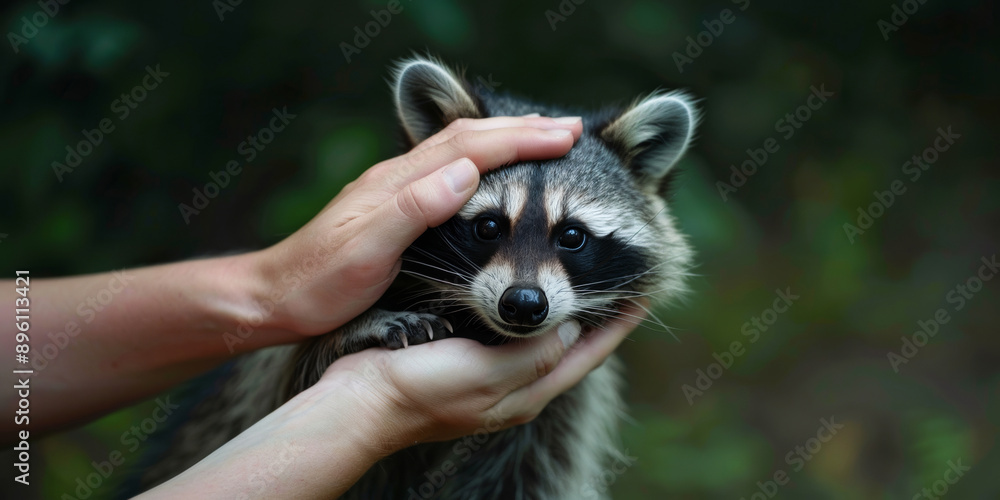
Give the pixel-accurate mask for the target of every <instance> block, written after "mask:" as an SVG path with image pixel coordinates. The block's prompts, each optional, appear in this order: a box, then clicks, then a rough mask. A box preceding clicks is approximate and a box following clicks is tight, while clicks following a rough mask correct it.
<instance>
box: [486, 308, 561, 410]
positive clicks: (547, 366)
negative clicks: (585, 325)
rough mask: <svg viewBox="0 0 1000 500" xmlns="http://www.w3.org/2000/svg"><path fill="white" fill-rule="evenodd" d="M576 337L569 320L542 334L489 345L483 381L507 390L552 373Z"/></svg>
mask: <svg viewBox="0 0 1000 500" xmlns="http://www.w3.org/2000/svg"><path fill="white" fill-rule="evenodd" d="M579 336H580V325H579V323H577V322H575V321H573V322H568V323H564V324H562V325H559V326H558V327H557V328H553V329H552V330H549V331H548V332H545V333H544V334H542V335H540V336H538V337H535V338H531V339H520V340H521V341H514V342H509V343H507V344H504V345H501V346H496V347H494V348H492V349H491V350H490V351H489V353H490V355H491V357H492V359H490V360H489V361H488V362H487V363H484V366H488V367H489V369H488V370H489V371H488V372H487V373H486V376H485V379H484V382H485V383H486V384H488V385H489V386H491V387H498V388H502V389H504V390H503V392H505V393H506V392H511V391H514V390H517V389H518V388H521V387H524V386H526V385H528V384H531V383H532V382H535V381H537V380H538V379H540V378H542V377H545V376H546V375H548V374H549V373H552V371H553V370H554V369H556V366H558V365H559V363H560V360H561V359H562V357H563V355H564V354H565V353H566V349H567V348H568V346H571V345H573V342H574V341H576V339H577V337H579Z"/></svg>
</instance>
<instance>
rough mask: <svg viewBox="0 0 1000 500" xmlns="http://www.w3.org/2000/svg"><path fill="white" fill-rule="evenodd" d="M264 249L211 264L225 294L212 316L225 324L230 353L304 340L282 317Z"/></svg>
mask: <svg viewBox="0 0 1000 500" xmlns="http://www.w3.org/2000/svg"><path fill="white" fill-rule="evenodd" d="M268 257H269V256H268V255H266V254H265V253H264V251H255V252H250V253H245V254H239V255H232V256H228V257H221V258H219V259H215V260H217V261H216V262H212V263H211V268H212V269H214V270H215V272H216V273H218V274H217V275H216V276H215V277H214V281H215V282H216V283H222V284H223V285H222V286H223V287H224V289H223V290H221V291H220V294H221V295H222V296H223V297H224V298H222V299H221V300H219V301H217V302H216V303H214V304H211V305H209V307H211V308H212V309H213V311H212V313H213V315H214V316H215V317H216V318H218V320H217V322H218V323H219V324H220V325H222V332H221V335H222V338H223V341H224V343H225V346H226V347H227V349H228V351H229V354H235V353H242V352H247V351H252V350H254V349H258V348H261V347H269V346H273V345H278V344H285V343H289V342H295V341H299V340H302V338H303V336H302V335H299V334H298V333H297V332H295V331H294V330H293V329H291V328H289V327H288V325H286V324H285V323H284V322H283V321H282V320H281V318H282V310H283V307H282V306H283V304H282V302H283V301H282V300H281V298H282V297H281V295H280V294H279V293H278V292H280V289H279V288H278V287H277V284H276V283H275V282H274V281H273V280H272V279H271V278H270V276H269V274H268V271H267V270H268Z"/></svg>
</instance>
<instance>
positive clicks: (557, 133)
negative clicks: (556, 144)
mask: <svg viewBox="0 0 1000 500" xmlns="http://www.w3.org/2000/svg"><path fill="white" fill-rule="evenodd" d="M545 132H546V133H547V134H549V135H551V136H554V137H566V136H567V135H570V134H572V133H573V132H570V131H569V130H566V129H564V128H556V129H552V130H546V131H545Z"/></svg>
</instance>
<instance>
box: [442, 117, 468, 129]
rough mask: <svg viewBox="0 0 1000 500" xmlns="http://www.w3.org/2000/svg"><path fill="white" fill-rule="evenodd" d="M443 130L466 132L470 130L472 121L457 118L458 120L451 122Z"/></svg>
mask: <svg viewBox="0 0 1000 500" xmlns="http://www.w3.org/2000/svg"><path fill="white" fill-rule="evenodd" d="M445 128H446V129H450V130H452V131H460V130H467V129H469V128H472V119H470V118H458V119H456V120H454V121H452V122H451V123H449V124H448V126H447V127H445Z"/></svg>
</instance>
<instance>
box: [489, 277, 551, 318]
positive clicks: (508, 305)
mask: <svg viewBox="0 0 1000 500" xmlns="http://www.w3.org/2000/svg"><path fill="white" fill-rule="evenodd" d="M499 310H500V317H501V318H503V320H504V321H506V322H508V323H510V324H512V325H521V326H538V325H540V324H542V321H545V316H547V315H548V314H549V301H548V300H546V299H545V292H543V291H542V289H541V288H537V287H531V288H522V287H516V286H512V287H510V288H508V289H507V291H505V292H504V293H503V296H501V297H500V307H499Z"/></svg>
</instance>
